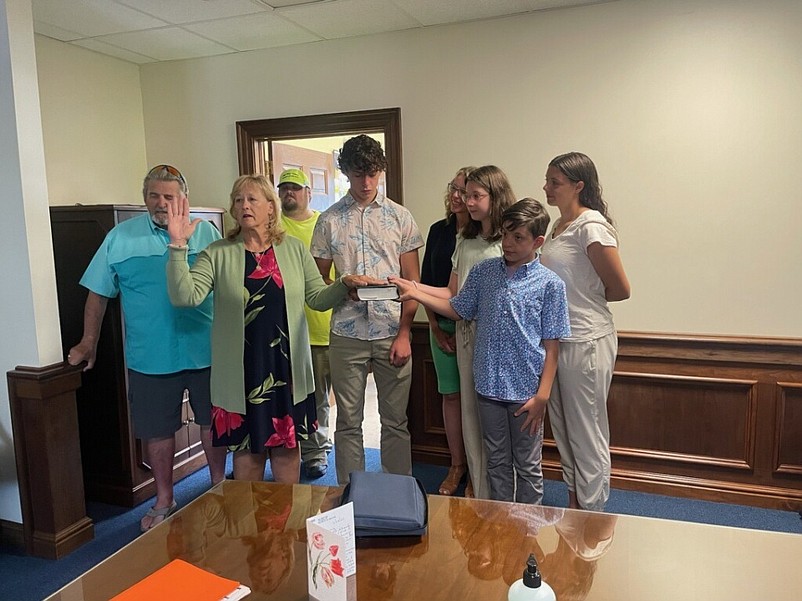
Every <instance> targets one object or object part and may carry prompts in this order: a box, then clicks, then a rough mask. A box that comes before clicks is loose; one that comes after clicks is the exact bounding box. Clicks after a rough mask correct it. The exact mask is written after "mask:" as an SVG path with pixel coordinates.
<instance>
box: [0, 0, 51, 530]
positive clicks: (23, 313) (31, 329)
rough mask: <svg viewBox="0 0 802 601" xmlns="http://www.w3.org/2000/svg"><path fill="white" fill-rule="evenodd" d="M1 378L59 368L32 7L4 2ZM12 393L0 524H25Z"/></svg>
mask: <svg viewBox="0 0 802 601" xmlns="http://www.w3.org/2000/svg"><path fill="white" fill-rule="evenodd" d="M0 132H2V135H0V206H2V208H3V224H4V226H5V231H4V232H3V236H1V237H0V273H2V274H3V285H2V286H0V324H2V330H0V331H2V344H0V373H2V374H6V373H7V372H9V371H11V370H13V369H15V368H16V367H17V366H27V367H34V368H36V367H44V366H47V365H51V364H54V363H58V362H59V361H60V360H61V343H60V336H59V318H58V303H57V298H56V278H55V273H54V271H53V248H52V243H51V237H50V216H49V212H48V205H47V185H46V183H45V179H44V171H45V157H44V148H43V144H42V123H41V119H40V116H39V90H38V86H37V82H36V56H35V52H34V43H33V17H32V11H31V3H30V0H3V1H2V2H0ZM21 516H22V512H21V508H20V498H19V487H18V483H17V472H16V463H15V458H14V441H13V436H12V428H11V412H10V404H9V396H8V388H7V387H6V386H0V519H8V520H12V521H20V519H21Z"/></svg>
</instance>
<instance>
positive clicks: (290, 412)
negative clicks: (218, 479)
mask: <svg viewBox="0 0 802 601" xmlns="http://www.w3.org/2000/svg"><path fill="white" fill-rule="evenodd" d="M245 255H246V256H245V273H244V274H243V276H244V288H243V294H244V300H245V313H244V328H245V331H244V334H245V344H244V348H243V367H244V379H245V381H244V385H245V396H246V405H245V414H244V415H243V414H239V413H229V412H227V411H224V410H223V409H221V408H220V407H213V428H212V436H213V441H214V444H216V445H218V446H227V447H228V448H229V449H230V450H233V451H239V450H245V449H250V450H251V451H252V452H255V453H259V452H262V451H263V450H264V449H265V448H272V447H285V448H289V449H294V448H296V447H297V446H298V441H299V440H306V439H307V438H308V437H309V434H311V433H313V432H315V431H316V430H317V412H316V409H315V400H314V393H312V394H311V395H309V397H307V398H306V399H304V400H302V401H301V402H299V403H294V400H293V394H292V382H291V377H292V369H291V367H290V340H289V335H288V332H289V328H288V326H287V311H286V300H285V296H284V279H283V276H282V274H281V271H280V269H279V266H278V262H277V261H276V256H275V252H274V250H273V248H272V247H271V248H269V249H268V250H267V251H265V252H264V253H263V254H262V255H261V256H259V255H258V254H256V255H254V254H253V253H250V252H246V253H245Z"/></svg>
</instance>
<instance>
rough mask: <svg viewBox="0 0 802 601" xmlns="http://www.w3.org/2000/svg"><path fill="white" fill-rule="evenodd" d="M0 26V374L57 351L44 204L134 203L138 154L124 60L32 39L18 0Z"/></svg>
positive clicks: (8, 468) (5, 427)
mask: <svg viewBox="0 0 802 601" xmlns="http://www.w3.org/2000/svg"><path fill="white" fill-rule="evenodd" d="M0 33H1V34H2V35H0V75H2V76H1V77H0V131H2V136H0V200H2V206H3V211H4V213H3V215H4V223H5V225H6V231H5V233H4V235H3V236H2V238H0V264H2V273H3V278H4V285H3V286H2V287H0V323H2V324H3V325H2V333H3V342H2V344H1V345H0V367H2V370H0V371H2V373H5V372H6V371H9V370H11V369H14V368H15V367H16V366H18V365H23V366H32V367H42V366H45V365H50V364H53V363H58V362H59V361H61V360H62V351H61V336H60V333H59V319H58V304H57V296H56V286H55V272H54V271H53V249H52V242H51V233H50V217H49V214H48V204H54V205H55V204H73V203H76V202H82V203H86V204H97V203H109V202H115V203H126V202H127V203H140V204H141V202H142V195H141V193H140V192H139V190H140V186H141V185H142V177H143V175H144V172H145V170H146V164H147V163H146V161H145V137H144V136H145V134H144V121H143V116H142V95H141V91H140V86H139V68H138V67H137V66H136V65H132V64H130V63H126V62H123V61H119V60H116V59H113V58H109V57H105V56H102V55H100V54H96V53H94V52H90V51H88V50H83V49H81V48H76V47H73V46H69V45H66V44H62V43H60V42H55V41H53V40H50V39H48V38H43V37H36V38H34V35H33V21H32V17H31V7H30V0H8V1H7V2H5V3H2V4H0ZM37 75H38V78H37ZM48 200H49V203H48ZM0 519H4V520H9V521H15V522H19V521H21V510H20V501H19V488H18V483H17V474H16V465H15V459H14V448H13V437H12V431H11V418H10V411H9V399H8V391H7V387H6V386H0Z"/></svg>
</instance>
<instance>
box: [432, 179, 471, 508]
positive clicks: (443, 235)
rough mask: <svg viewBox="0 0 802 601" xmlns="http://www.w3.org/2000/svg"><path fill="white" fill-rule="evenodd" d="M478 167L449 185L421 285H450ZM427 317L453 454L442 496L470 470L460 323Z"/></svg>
mask: <svg viewBox="0 0 802 601" xmlns="http://www.w3.org/2000/svg"><path fill="white" fill-rule="evenodd" d="M474 169H475V167H462V168H461V169H459V170H458V171H457V173H456V174H455V175H454V177H453V178H452V179H451V181H450V182H448V186H446V194H445V207H446V217H445V219H441V220H440V221H437V222H435V223H433V224H432V226H431V227H430V228H429V235H428V236H427V238H426V252H425V253H424V255H423V265H422V267H421V277H420V281H421V284H428V285H429V286H436V287H439V288H443V287H447V286H448V282H449V280H450V279H451V255H453V254H454V247H455V245H456V242H457V232H459V231H460V230H461V229H462V228H463V227H464V226H465V225H466V224H467V223H468V221H470V219H471V217H470V215H469V214H468V209H467V208H466V207H465V193H466V191H465V179H466V177H467V176H468V174H469V173H470V172H471V171H473V170H474ZM426 317H427V318H428V319H429V344H430V346H431V348H432V361H433V362H434V369H435V372H436V374H437V391H438V392H439V393H440V394H441V395H443V426H444V427H445V431H446V440H447V441H448V450H449V453H450V454H451V467H449V468H448V473H447V474H446V477H445V479H444V480H443V482H442V483H441V484H440V488H439V492H440V494H441V495H453V494H454V493H455V492H456V490H457V487H458V486H459V484H460V482H461V481H462V479H463V478H464V477H465V474H466V473H467V471H468V467H467V465H466V460H465V445H464V444H463V442H462V415H461V410H460V382H459V368H458V366H457V354H456V352H457V343H456V337H455V332H456V324H455V322H454V320H452V319H449V318H447V317H443V316H442V315H438V314H437V313H435V312H434V311H432V310H431V309H428V308H427V309H426Z"/></svg>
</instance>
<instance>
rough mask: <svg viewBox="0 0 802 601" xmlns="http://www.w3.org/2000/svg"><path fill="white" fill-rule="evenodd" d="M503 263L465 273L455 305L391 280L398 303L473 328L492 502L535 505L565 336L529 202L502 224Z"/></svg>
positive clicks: (535, 206)
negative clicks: (545, 432) (549, 406)
mask: <svg viewBox="0 0 802 601" xmlns="http://www.w3.org/2000/svg"><path fill="white" fill-rule="evenodd" d="M502 223H503V228H504V233H503V238H502V250H503V256H502V257H497V258H492V259H486V260H485V261H482V262H480V263H478V264H476V265H475V266H474V267H473V269H471V272H470V274H469V275H468V279H467V280H466V281H465V285H464V286H463V287H462V289H461V290H460V291H459V293H458V294H457V295H456V296H455V297H453V298H450V299H448V298H445V297H444V294H445V293H444V292H443V291H442V289H436V288H432V287H430V286H426V285H423V284H418V283H417V282H410V281H407V280H402V279H400V278H390V281H391V282H392V283H394V284H395V285H396V286H397V287H398V290H399V293H400V298H401V300H406V299H411V300H416V301H418V302H420V303H421V304H423V305H424V306H426V307H429V308H430V309H432V310H434V311H436V312H437V313H439V314H440V315H445V316H447V317H451V318H452V319H455V320H460V319H475V320H476V347H475V349H476V350H475V351H474V356H473V371H474V378H475V382H476V393H477V398H478V403H479V418H480V421H481V425H482V433H483V440H484V444H485V450H486V452H487V474H488V479H489V482H490V495H491V498H492V499H495V500H499V501H513V500H514V501H517V502H519V503H532V504H539V503H540V502H541V500H542V498H543V471H542V469H541V465H540V463H541V456H542V446H543V417H544V416H545V413H546V404H547V403H548V399H549V395H550V393H551V387H552V384H553V382H554V376H555V373H556V371H557V354H558V352H559V339H560V338H564V337H566V336H569V335H570V333H571V329H570V325H569V321H568V301H567V299H566V295H565V284H564V283H563V281H562V280H561V279H560V278H559V277H558V276H557V275H556V274H555V273H554V272H552V271H551V270H549V269H547V268H546V267H543V266H542V265H541V264H540V261H539V259H538V258H537V249H538V248H540V247H541V246H542V245H543V242H544V241H545V234H546V230H547V228H548V225H549V214H548V213H547V212H546V210H545V209H544V207H543V205H542V204H541V203H540V202H538V201H537V200H534V199H532V198H525V199H523V200H520V201H518V202H517V203H515V204H514V205H512V206H511V207H509V208H508V209H507V210H505V211H504V214H503V216H502Z"/></svg>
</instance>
